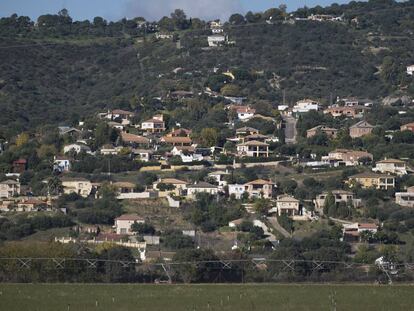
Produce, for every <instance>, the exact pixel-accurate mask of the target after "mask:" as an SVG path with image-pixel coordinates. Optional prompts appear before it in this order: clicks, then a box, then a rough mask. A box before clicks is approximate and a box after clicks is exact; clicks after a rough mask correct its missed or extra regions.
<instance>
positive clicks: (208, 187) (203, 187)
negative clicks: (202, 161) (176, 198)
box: [187, 181, 218, 200]
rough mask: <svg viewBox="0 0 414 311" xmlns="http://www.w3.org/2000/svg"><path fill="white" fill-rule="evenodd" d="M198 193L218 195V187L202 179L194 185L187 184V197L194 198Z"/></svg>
mask: <svg viewBox="0 0 414 311" xmlns="http://www.w3.org/2000/svg"><path fill="white" fill-rule="evenodd" d="M197 193H208V194H211V195H217V194H218V187H217V186H214V185H212V184H209V183H207V182H204V181H200V182H197V183H195V184H192V185H187V198H189V199H193V200H194V199H195V198H196V196H197Z"/></svg>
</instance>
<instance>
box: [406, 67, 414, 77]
mask: <svg viewBox="0 0 414 311" xmlns="http://www.w3.org/2000/svg"><path fill="white" fill-rule="evenodd" d="M407 74H408V75H410V76H412V75H414V65H410V66H407Z"/></svg>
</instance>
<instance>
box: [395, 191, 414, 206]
mask: <svg viewBox="0 0 414 311" xmlns="http://www.w3.org/2000/svg"><path fill="white" fill-rule="evenodd" d="M395 203H397V204H398V205H401V206H404V207H414V187H409V188H407V191H406V192H396V193H395Z"/></svg>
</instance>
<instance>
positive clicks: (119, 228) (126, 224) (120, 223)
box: [115, 214, 145, 235]
mask: <svg viewBox="0 0 414 311" xmlns="http://www.w3.org/2000/svg"><path fill="white" fill-rule="evenodd" d="M135 223H140V224H143V223H145V220H144V219H143V218H141V217H139V216H138V215H128V214H126V215H122V216H119V217H118V218H115V229H116V233H117V234H128V235H133V234H134V232H132V231H131V227H132V225H133V224H135Z"/></svg>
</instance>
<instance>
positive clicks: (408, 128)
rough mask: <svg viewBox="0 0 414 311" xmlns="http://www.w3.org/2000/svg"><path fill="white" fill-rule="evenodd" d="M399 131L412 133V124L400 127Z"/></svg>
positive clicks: (413, 123)
mask: <svg viewBox="0 0 414 311" xmlns="http://www.w3.org/2000/svg"><path fill="white" fill-rule="evenodd" d="M400 129H401V131H411V132H414V122H412V123H408V124H404V125H401V127H400Z"/></svg>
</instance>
